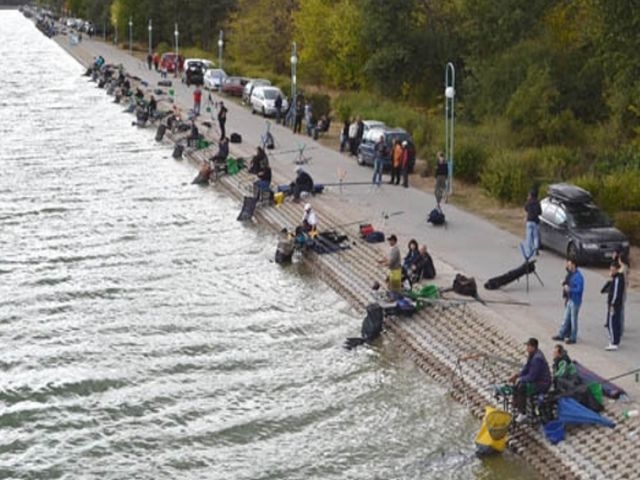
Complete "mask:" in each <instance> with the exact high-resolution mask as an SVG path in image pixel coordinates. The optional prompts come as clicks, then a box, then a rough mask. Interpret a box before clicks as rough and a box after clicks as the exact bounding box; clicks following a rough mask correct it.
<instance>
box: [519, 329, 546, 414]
mask: <svg viewBox="0 0 640 480" xmlns="http://www.w3.org/2000/svg"><path fill="white" fill-rule="evenodd" d="M525 345H526V348H527V362H526V363H525V364H524V367H522V370H520V372H519V373H515V374H513V375H512V376H511V378H510V379H509V381H510V382H511V383H514V384H515V387H514V389H513V404H514V406H515V408H516V409H517V410H518V412H519V414H518V416H517V418H516V422H522V421H524V420H525V419H526V418H527V417H526V414H525V412H526V403H527V397H530V396H532V395H535V394H539V393H546V392H548V391H549V388H550V387H551V373H550V371H549V364H548V363H547V359H546V358H545V356H544V353H542V351H540V349H539V348H538V339H537V338H533V337H532V338H530V339H529V340H527V342H526V343H525Z"/></svg>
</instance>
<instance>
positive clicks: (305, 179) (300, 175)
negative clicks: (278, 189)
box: [290, 166, 313, 201]
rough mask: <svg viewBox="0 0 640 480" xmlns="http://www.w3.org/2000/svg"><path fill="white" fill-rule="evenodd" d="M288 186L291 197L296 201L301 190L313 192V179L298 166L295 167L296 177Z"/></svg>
mask: <svg viewBox="0 0 640 480" xmlns="http://www.w3.org/2000/svg"><path fill="white" fill-rule="evenodd" d="M290 188H291V193H292V195H293V199H294V200H295V201H298V200H300V194H301V193H302V192H307V193H312V192H313V179H312V178H311V175H309V174H308V173H307V172H305V171H304V170H303V169H302V167H300V166H298V167H296V179H295V180H294V181H293V182H292V183H291V185H290Z"/></svg>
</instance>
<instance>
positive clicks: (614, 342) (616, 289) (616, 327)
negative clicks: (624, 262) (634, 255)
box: [605, 261, 625, 351]
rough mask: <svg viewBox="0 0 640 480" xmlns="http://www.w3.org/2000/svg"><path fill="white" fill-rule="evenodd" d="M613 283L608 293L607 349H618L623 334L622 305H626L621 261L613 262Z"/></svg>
mask: <svg viewBox="0 0 640 480" xmlns="http://www.w3.org/2000/svg"><path fill="white" fill-rule="evenodd" d="M610 273H611V284H610V285H609V292H608V294H607V328H608V329H609V345H608V346H607V347H605V350H609V351H612V350H617V349H618V345H619V344H620V337H621V336H622V322H621V320H622V307H623V305H624V287H625V285H624V275H623V274H622V273H620V263H619V262H617V261H613V262H611V266H610Z"/></svg>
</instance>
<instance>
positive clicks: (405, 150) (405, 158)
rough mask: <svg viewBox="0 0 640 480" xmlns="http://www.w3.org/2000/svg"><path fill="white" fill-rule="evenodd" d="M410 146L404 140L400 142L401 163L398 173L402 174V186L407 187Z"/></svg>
mask: <svg viewBox="0 0 640 480" xmlns="http://www.w3.org/2000/svg"><path fill="white" fill-rule="evenodd" d="M411 154H412V150H411V145H409V142H407V141H406V140H405V141H403V142H402V162H401V165H400V173H401V174H402V186H403V187H404V188H408V187H409V160H410V158H411Z"/></svg>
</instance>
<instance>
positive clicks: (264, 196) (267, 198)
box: [258, 185, 273, 203]
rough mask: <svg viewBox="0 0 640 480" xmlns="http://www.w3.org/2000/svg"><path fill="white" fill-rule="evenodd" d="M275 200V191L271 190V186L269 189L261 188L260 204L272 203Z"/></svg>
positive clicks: (259, 192) (259, 194)
mask: <svg viewBox="0 0 640 480" xmlns="http://www.w3.org/2000/svg"><path fill="white" fill-rule="evenodd" d="M272 200H273V191H272V190H271V185H269V186H268V187H263V188H260V190H259V191H258V202H259V203H271V201H272Z"/></svg>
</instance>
